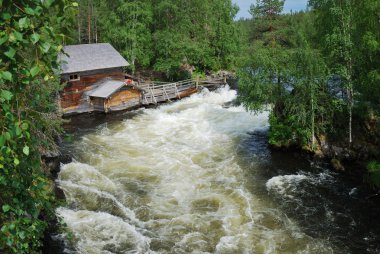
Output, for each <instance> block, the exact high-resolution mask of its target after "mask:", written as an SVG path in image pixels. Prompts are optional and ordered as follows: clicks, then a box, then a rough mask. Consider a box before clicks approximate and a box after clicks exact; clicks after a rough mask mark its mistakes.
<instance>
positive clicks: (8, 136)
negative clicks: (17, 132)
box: [4, 132, 12, 140]
mask: <svg viewBox="0 0 380 254" xmlns="http://www.w3.org/2000/svg"><path fill="white" fill-rule="evenodd" d="M4 136H5V140H11V138H12V136H11V134H10V133H9V132H6V133H5V134H4Z"/></svg>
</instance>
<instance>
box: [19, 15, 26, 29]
mask: <svg viewBox="0 0 380 254" xmlns="http://www.w3.org/2000/svg"><path fill="white" fill-rule="evenodd" d="M18 25H19V27H20V28H25V27H27V26H28V18H27V17H23V18H21V19H19V21H18Z"/></svg>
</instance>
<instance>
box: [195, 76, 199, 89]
mask: <svg viewBox="0 0 380 254" xmlns="http://www.w3.org/2000/svg"><path fill="white" fill-rule="evenodd" d="M198 86H199V76H197V80H196V81H195V88H196V89H197V90H198Z"/></svg>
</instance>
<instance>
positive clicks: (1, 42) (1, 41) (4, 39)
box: [0, 34, 9, 45]
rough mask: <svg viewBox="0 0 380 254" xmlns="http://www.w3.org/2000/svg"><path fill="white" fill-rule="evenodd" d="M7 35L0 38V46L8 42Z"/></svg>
mask: <svg viewBox="0 0 380 254" xmlns="http://www.w3.org/2000/svg"><path fill="white" fill-rule="evenodd" d="M8 38H9V37H8V35H6V34H5V35H4V36H3V37H0V45H2V44H4V42H6V41H7V40H8Z"/></svg>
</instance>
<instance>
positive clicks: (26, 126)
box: [21, 122, 29, 131]
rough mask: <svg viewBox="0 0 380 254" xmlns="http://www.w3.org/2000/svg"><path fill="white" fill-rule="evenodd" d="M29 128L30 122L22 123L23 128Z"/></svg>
mask: <svg viewBox="0 0 380 254" xmlns="http://www.w3.org/2000/svg"><path fill="white" fill-rule="evenodd" d="M28 128H29V124H28V123H25V122H24V123H22V124H21V129H22V130H24V131H26V130H27V129H28Z"/></svg>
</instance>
